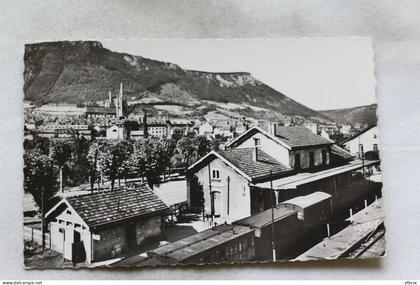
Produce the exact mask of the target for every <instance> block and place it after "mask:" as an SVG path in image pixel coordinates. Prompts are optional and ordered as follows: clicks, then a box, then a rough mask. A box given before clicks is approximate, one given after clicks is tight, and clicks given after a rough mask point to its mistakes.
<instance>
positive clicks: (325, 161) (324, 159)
mask: <svg viewBox="0 0 420 285" xmlns="http://www.w3.org/2000/svg"><path fill="white" fill-rule="evenodd" d="M322 164H323V165H326V164H327V151H326V150H325V149H324V150H322Z"/></svg>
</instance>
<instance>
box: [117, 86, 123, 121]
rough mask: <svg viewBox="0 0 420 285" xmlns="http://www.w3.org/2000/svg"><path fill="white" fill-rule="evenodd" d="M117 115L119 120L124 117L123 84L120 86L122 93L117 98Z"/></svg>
mask: <svg viewBox="0 0 420 285" xmlns="http://www.w3.org/2000/svg"><path fill="white" fill-rule="evenodd" d="M115 115H116V116H117V118H118V119H119V118H122V117H124V113H123V85H122V82H121V84H120V92H119V93H118V96H117V98H115Z"/></svg>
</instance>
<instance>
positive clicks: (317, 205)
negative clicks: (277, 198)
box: [277, 191, 332, 226]
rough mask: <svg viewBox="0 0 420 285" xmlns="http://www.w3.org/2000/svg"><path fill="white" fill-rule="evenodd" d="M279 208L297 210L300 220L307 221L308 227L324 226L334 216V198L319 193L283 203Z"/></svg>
mask: <svg viewBox="0 0 420 285" xmlns="http://www.w3.org/2000/svg"><path fill="white" fill-rule="evenodd" d="M277 207H284V208H287V209H291V210H296V211H297V216H298V219H299V220H301V221H305V225H306V226H311V225H312V224H320V223H323V224H324V223H326V222H327V221H328V220H329V219H330V218H331V215H332V196H331V195H330V194H328V193H325V192H320V191H318V192H314V193H312V194H309V195H305V196H298V197H295V198H293V199H290V200H287V201H284V202H281V203H280V204H278V205H277Z"/></svg>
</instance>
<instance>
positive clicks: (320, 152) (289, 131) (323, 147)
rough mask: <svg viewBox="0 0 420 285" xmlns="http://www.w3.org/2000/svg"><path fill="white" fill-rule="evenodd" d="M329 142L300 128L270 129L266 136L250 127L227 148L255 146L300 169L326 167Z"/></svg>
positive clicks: (328, 158) (328, 162)
mask: <svg viewBox="0 0 420 285" xmlns="http://www.w3.org/2000/svg"><path fill="white" fill-rule="evenodd" d="M333 144H334V142H333V141H331V140H328V139H325V138H323V137H321V136H318V135H316V134H314V133H313V132H312V131H311V130H309V129H308V128H307V127H304V126H276V125H275V126H274V128H273V133H272V134H270V133H268V132H266V131H264V130H263V129H261V128H258V127H252V128H250V129H249V130H248V131H246V132H245V133H243V134H242V135H240V136H238V137H237V138H235V139H233V140H231V141H230V142H229V143H228V144H227V145H226V147H227V148H249V147H254V146H255V145H258V146H259V147H260V148H261V149H262V150H264V151H265V152H266V153H267V154H268V155H270V156H272V157H273V158H274V159H276V160H277V161H279V162H280V163H282V164H284V165H286V166H287V167H289V168H292V169H295V170H302V169H308V168H315V167H322V166H328V165H329V164H330V154H331V151H330V147H331V146H332V145H333Z"/></svg>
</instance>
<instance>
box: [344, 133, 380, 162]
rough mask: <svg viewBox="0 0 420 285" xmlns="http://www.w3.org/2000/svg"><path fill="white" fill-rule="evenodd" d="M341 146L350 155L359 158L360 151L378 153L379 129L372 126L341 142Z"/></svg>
mask: <svg viewBox="0 0 420 285" xmlns="http://www.w3.org/2000/svg"><path fill="white" fill-rule="evenodd" d="M343 146H344V148H345V149H346V150H348V151H349V152H350V153H351V154H354V155H356V156H357V157H361V154H362V151H363V152H364V153H366V152H370V151H373V152H378V151H379V129H378V127H377V126H372V127H370V128H367V129H365V130H364V131H362V132H360V133H358V134H356V135H354V136H353V137H351V138H350V139H348V140H346V141H345V142H343Z"/></svg>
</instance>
